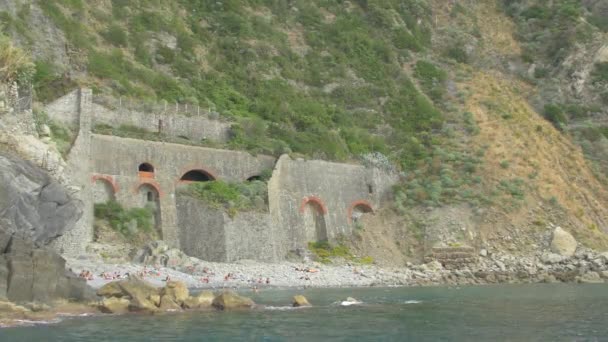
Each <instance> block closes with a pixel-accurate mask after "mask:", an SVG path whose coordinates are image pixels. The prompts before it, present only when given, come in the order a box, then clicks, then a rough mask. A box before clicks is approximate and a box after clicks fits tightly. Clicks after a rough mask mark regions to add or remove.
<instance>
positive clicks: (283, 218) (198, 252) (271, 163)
mask: <svg viewBox="0 0 608 342" xmlns="http://www.w3.org/2000/svg"><path fill="white" fill-rule="evenodd" d="M46 113H47V114H48V115H49V117H50V118H51V119H53V120H57V121H61V122H63V123H65V124H68V125H71V126H73V127H77V130H78V136H77V138H76V141H75V143H74V146H73V147H72V150H71V151H70V154H69V156H68V164H69V170H70V173H71V176H72V178H73V179H77V180H78V186H79V187H80V188H81V190H82V191H80V192H79V193H80V196H81V197H80V199H81V200H83V202H85V204H86V208H85V211H87V213H88V214H85V215H84V217H83V219H82V220H81V222H79V226H78V228H77V229H75V230H74V231H73V232H72V233H71V234H70V235H69V236H66V237H65V238H63V239H62V241H61V242H60V243H59V248H61V249H62V251H63V252H64V253H68V254H78V253H79V252H81V251H82V249H83V247H84V246H85V245H86V243H87V242H89V241H91V240H92V237H93V231H92V226H93V225H92V213H93V204H94V203H99V202H105V201H107V200H110V199H115V200H117V201H118V202H120V203H122V204H123V205H125V206H127V207H142V206H149V205H152V206H154V207H155V208H156V209H157V210H156V223H157V226H158V228H159V230H160V231H161V232H162V237H163V239H164V240H165V241H166V242H167V243H168V244H169V245H171V246H174V247H178V248H181V249H182V250H184V252H186V253H187V254H189V255H192V256H196V257H199V258H202V259H206V260H210V261H235V260H238V259H257V260H263V261H279V260H282V259H284V258H285V257H286V255H287V254H288V253H289V252H290V251H293V250H295V249H298V248H303V247H306V245H307V244H308V242H310V241H318V240H329V241H333V240H335V239H336V238H337V237H339V236H340V235H342V234H344V235H347V234H350V233H351V230H352V228H353V225H354V222H353V220H356V218H357V217H358V215H359V213H362V212H371V211H374V210H375V209H376V208H377V207H378V206H380V205H381V203H382V201H383V200H384V199H385V198H386V197H387V196H389V195H390V193H391V191H390V190H391V186H392V185H393V184H394V182H395V181H396V177H395V176H394V175H389V174H386V173H384V172H382V171H380V170H378V169H375V168H366V167H364V166H361V165H351V164H340V163H331V162H325V161H319V160H310V161H305V160H303V159H298V160H292V159H291V158H290V157H289V156H286V155H285V156H282V157H281V158H279V159H278V160H276V159H275V158H274V157H270V156H252V155H250V154H249V153H246V152H239V151H229V150H220V149H212V148H204V147H194V146H186V145H179V144H172V143H164V142H154V141H144V140H137V139H130V138H120V137H115V136H106V135H99V134H94V133H91V129H92V125H93V124H94V123H96V122H97V123H106V124H107V123H112V124H115V125H116V124H125V123H126V122H128V123H129V124H130V125H134V126H137V127H141V128H149V126H148V124H149V123H148V120H147V119H146V118H144V116H143V114H142V115H140V114H136V115H134V116H133V117H130V118H123V117H121V115H118V114H116V113H115V112H113V111H112V110H110V109H108V108H103V107H101V106H100V105H97V104H95V103H93V100H92V94H91V92H90V90H86V89H81V90H79V91H78V92H74V93H70V94H68V95H66V96H64V97H62V98H60V99H58V100H57V101H55V102H53V103H51V104H50V105H48V106H47V107H46ZM162 120H163V122H167V123H171V125H169V126H168V127H171V129H167V130H166V131H165V133H166V134H168V135H174V136H175V135H188V136H190V137H192V138H193V139H196V137H200V134H204V135H205V136H207V137H211V136H213V137H216V138H217V139H218V140H222V139H225V138H226V137H227V136H228V124H227V123H210V121H209V120H208V119H204V120H202V121H200V122H198V121H196V120H195V119H193V118H163V119H162ZM188 120H191V121H188ZM205 120H207V121H205ZM188 122H192V125H189V124H187V123H188ZM184 125H185V126H184ZM186 127H188V129H186ZM189 129H191V131H189ZM201 132H203V133H201ZM269 169H272V170H273V172H272V177H271V179H270V181H269V182H268V210H266V211H264V212H244V213H239V214H237V215H236V216H234V217H230V216H228V215H227V214H226V213H225V212H223V211H222V210H218V209H213V208H209V207H208V206H206V205H205V204H203V203H200V201H198V200H196V199H193V198H190V197H184V196H182V195H180V194H179V191H177V189H178V188H179V187H180V186H182V185H183V184H187V183H189V182H193V181H210V180H218V179H219V180H225V181H246V180H248V179H250V178H252V177H255V176H258V175H260V174H261V173H262V172H263V171H265V170H269Z"/></svg>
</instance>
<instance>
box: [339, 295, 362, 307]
mask: <svg viewBox="0 0 608 342" xmlns="http://www.w3.org/2000/svg"><path fill="white" fill-rule="evenodd" d="M362 303H363V302H361V301H358V300H356V299H355V298H353V297H348V298H346V300H345V301H342V302H340V305H342V306H351V305H358V304H362Z"/></svg>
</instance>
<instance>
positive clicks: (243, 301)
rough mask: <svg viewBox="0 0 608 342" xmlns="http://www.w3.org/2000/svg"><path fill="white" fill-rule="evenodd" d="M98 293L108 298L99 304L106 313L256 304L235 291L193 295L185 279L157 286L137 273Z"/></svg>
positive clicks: (149, 311) (113, 283) (218, 307)
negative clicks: (184, 281) (216, 294)
mask: <svg viewBox="0 0 608 342" xmlns="http://www.w3.org/2000/svg"><path fill="white" fill-rule="evenodd" d="M97 294H98V295H99V296H102V297H104V298H103V299H102V300H101V301H100V302H99V303H98V305H97V306H98V308H99V310H100V311H102V312H105V313H125V312H143V313H155V312H159V311H181V310H182V309H208V308H211V307H215V308H216V309H220V310H224V309H244V308H251V307H253V305H254V302H253V301H252V300H251V299H249V298H247V297H242V296H239V295H237V294H236V293H233V292H224V293H222V294H220V295H218V296H217V297H216V296H214V295H213V292H211V291H202V292H201V293H199V294H198V295H197V296H190V294H189V291H188V287H187V286H186V284H184V283H183V282H180V281H169V282H167V285H166V286H165V287H163V288H156V287H154V286H153V285H152V284H150V283H148V282H146V281H144V280H142V279H141V278H138V277H136V276H129V278H127V279H125V280H120V281H113V282H111V283H107V284H106V285H104V286H102V287H101V288H100V289H99V290H98V291H97Z"/></svg>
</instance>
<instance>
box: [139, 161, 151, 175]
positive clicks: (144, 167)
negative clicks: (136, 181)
mask: <svg viewBox="0 0 608 342" xmlns="http://www.w3.org/2000/svg"><path fill="white" fill-rule="evenodd" d="M137 169H138V170H139V177H140V178H154V166H152V164H150V163H141V164H139V167H138V168H137Z"/></svg>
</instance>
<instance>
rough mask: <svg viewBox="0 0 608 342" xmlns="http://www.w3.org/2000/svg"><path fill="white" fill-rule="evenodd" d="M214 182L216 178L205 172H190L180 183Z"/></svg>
mask: <svg viewBox="0 0 608 342" xmlns="http://www.w3.org/2000/svg"><path fill="white" fill-rule="evenodd" d="M212 180H215V177H213V176H212V175H211V174H209V173H208V172H206V171H203V170H191V171H188V172H186V173H185V174H184V175H183V176H182V178H180V181H183V182H208V181H212Z"/></svg>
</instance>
